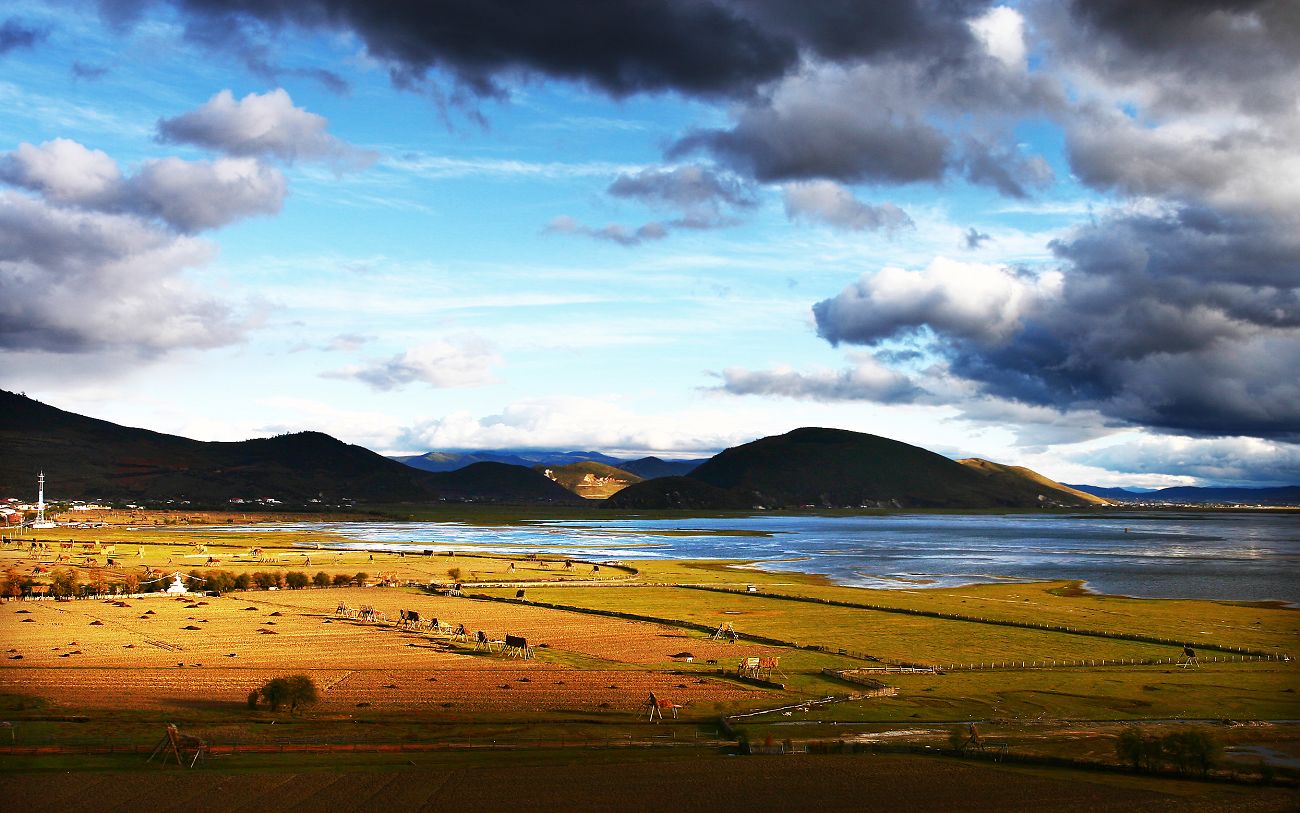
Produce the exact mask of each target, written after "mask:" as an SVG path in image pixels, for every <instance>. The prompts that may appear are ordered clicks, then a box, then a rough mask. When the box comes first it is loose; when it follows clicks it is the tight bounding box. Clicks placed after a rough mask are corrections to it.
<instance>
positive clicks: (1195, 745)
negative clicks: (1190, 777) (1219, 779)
mask: <svg viewBox="0 0 1300 813" xmlns="http://www.w3.org/2000/svg"><path fill="white" fill-rule="evenodd" d="M1160 744H1161V750H1162V751H1163V752H1164V753H1165V754H1167V755H1168V756H1169V760H1170V761H1171V762H1173V764H1174V767H1175V768H1177V769H1178V772H1179V773H1191V772H1192V771H1194V770H1198V771H1200V773H1201V776H1208V775H1209V773H1210V769H1211V768H1213V767H1214V765H1215V763H1217V762H1218V761H1219V754H1220V752H1221V750H1222V748H1221V746H1220V745H1219V743H1218V741H1217V740H1215V738H1214V736H1213V735H1212V734H1210V733H1209V732H1208V731H1201V730H1199V729H1189V730H1187V731H1176V732H1174V733H1172V734H1166V735H1165V736H1164V737H1162V738H1161V741H1160Z"/></svg>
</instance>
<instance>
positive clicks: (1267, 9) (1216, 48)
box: [1070, 0, 1300, 79]
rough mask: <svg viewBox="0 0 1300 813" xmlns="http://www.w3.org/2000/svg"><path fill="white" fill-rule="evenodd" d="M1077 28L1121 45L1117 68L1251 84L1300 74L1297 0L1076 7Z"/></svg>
mask: <svg viewBox="0 0 1300 813" xmlns="http://www.w3.org/2000/svg"><path fill="white" fill-rule="evenodd" d="M1070 13H1071V16H1072V18H1073V21H1074V22H1075V23H1082V24H1083V25H1085V26H1086V27H1088V28H1090V29H1091V30H1092V32H1093V33H1094V34H1096V35H1099V37H1096V38H1085V37H1079V38H1077V39H1079V40H1087V39H1098V38H1100V39H1104V40H1106V41H1107V42H1104V43H1098V44H1093V45H1092V47H1107V46H1109V47H1111V48H1112V52H1113V51H1114V48H1113V46H1114V45H1116V44H1118V45H1120V46H1122V49H1123V54H1122V55H1121V54H1113V56H1114V57H1116V59H1115V61H1114V62H1112V64H1113V65H1115V66H1116V67H1119V68H1123V67H1128V66H1127V65H1125V62H1129V63H1138V64H1144V65H1147V66H1150V65H1161V66H1168V67H1174V68H1177V69H1178V70H1180V71H1184V72H1187V73H1206V74H1215V75H1219V76H1227V77H1230V78H1233V79H1250V78H1252V77H1256V78H1257V77H1259V75H1260V74H1262V73H1272V72H1276V71H1278V70H1293V69H1294V67H1295V62H1294V59H1295V54H1296V53H1297V52H1298V51H1300V13H1297V11H1296V7H1295V3H1294V2H1293V0H1075V2H1072V3H1071V4H1070Z"/></svg>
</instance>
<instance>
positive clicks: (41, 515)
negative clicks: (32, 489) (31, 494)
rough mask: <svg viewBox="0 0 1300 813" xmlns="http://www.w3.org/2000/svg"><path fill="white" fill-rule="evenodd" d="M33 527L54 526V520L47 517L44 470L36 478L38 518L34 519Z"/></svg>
mask: <svg viewBox="0 0 1300 813" xmlns="http://www.w3.org/2000/svg"><path fill="white" fill-rule="evenodd" d="M31 527H33V528H53V527H55V525H54V523H53V522H50V521H49V520H48V519H46V518H45V472H44V471H42V472H41V473H40V475H39V476H37V478H36V519H35V520H33V521H32V525H31Z"/></svg>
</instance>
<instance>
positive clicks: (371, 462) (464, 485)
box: [0, 391, 581, 505]
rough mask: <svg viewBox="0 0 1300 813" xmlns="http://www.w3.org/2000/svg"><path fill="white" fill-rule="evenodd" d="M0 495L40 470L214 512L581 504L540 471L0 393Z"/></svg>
mask: <svg viewBox="0 0 1300 813" xmlns="http://www.w3.org/2000/svg"><path fill="white" fill-rule="evenodd" d="M0 416H3V417H0V448H3V449H4V454H3V455H0V495H3V496H16V495H30V494H32V493H33V492H34V491H35V488H36V476H37V473H38V471H42V470H43V471H44V472H45V475H46V482H47V484H48V485H47V491H48V492H49V494H50V495H51V496H55V497H57V496H66V497H80V498H95V499H107V500H130V501H164V500H176V501H182V500H188V501H189V502H190V503H191V504H195V505H221V504H227V503H228V502H229V501H231V500H251V499H257V498H265V497H271V498H274V499H277V500H280V501H281V502H284V503H289V504H309V503H316V502H319V503H321V504H325V505H340V504H346V503H351V502H362V503H378V502H388V503H394V502H418V503H427V502H435V501H439V500H457V501H490V502H511V503H513V502H529V503H531V502H543V503H579V502H581V499H580V498H578V497H576V496H575V495H574V494H573V493H572V492H570V491H568V490H567V489H565V488H563V487H561V486H559V485H557V484H555V483H554V482H552V481H551V480H549V479H547V478H546V477H544V476H543V475H541V474H540V473H538V472H535V471H532V470H530V469H528V468H526V467H520V466H511V465H506V464H503V463H496V462H487V461H485V462H477V463H475V464H473V465H471V466H468V467H465V468H461V469H459V470H457V471H454V472H443V473H437V474H435V473H431V472H425V471H419V470H417V469H414V468H411V467H410V466H404V465H402V464H401V463H398V462H396V461H393V460H389V459H388V458H386V457H384V456H382V455H378V454H375V453H374V452H372V451H370V450H369V449H364V448H362V447H360V446H353V445H350V444H347V443H344V442H342V441H340V440H337V439H335V438H332V437H330V436H329V435H325V434H322V433H320V432H297V433H294V434H289V435H279V436H277V437H271V438H258V439H255V440H244V441H238V442H229V443H226V442H205V441H198V440H190V439H189V438H183V437H178V436H176V435H166V434H162V433H160V432H152V431H150V430H148V429H135V428H131V427H126V426H120V425H118V424H115V423H110V422H108V421H102V420H98V419H96V418H88V417H85V416H82V415H77V414H74V413H71V412H65V411H64V410H61V409H57V408H55V407H52V406H48V405H46V404H43V403H41V402H39V401H36V400H33V399H31V398H27V397H25V396H22V395H18V394H15V393H11V392H4V391H0Z"/></svg>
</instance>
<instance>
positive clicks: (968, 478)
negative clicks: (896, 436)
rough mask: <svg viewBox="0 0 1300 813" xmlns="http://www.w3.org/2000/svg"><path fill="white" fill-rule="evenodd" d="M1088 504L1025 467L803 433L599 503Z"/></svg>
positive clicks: (736, 451) (833, 432) (845, 435)
mask: <svg viewBox="0 0 1300 813" xmlns="http://www.w3.org/2000/svg"><path fill="white" fill-rule="evenodd" d="M975 464H982V465H975ZM1095 502H1096V498H1095V497H1092V496H1089V495H1082V494H1077V493H1075V492H1072V491H1071V490H1070V489H1068V488H1065V487H1064V486H1061V485H1060V484H1059V483H1054V482H1053V481H1051V480H1048V479H1047V478H1045V477H1043V476H1042V475H1039V474H1037V473H1034V472H1030V471H1029V470H1028V469H1019V470H1017V469H1015V468H1014V467H1009V466H1000V465H998V464H992V463H988V462H987V461H971V462H970V463H968V464H967V465H963V464H962V463H958V462H956V461H954V460H951V459H949V458H946V457H944V456H942V455H939V454H935V453H934V452H931V451H928V450H926V449H922V448H920V447H918V446H912V445H910V444H907V443H902V442H900V441H896V440H891V439H889V438H883V437H880V436H877V435H869V434H865V433H862V432H850V431H847V430H843V429H825V428H818V427H805V428H802V429H795V430H794V431H792V432H787V433H786V434H784V435H774V436H772V437H766V438H760V439H759V440H755V441H753V442H751V443H746V444H743V445H740V446H736V447H733V448H730V449H726V450H724V451H722V452H720V453H719V454H717V455H715V456H713V457H711V458H709V459H708V460H706V461H705V462H704V463H702V464H700V466H699V467H697V468H696V469H694V470H693V471H691V472H690V473H689V474H687V475H685V476H682V477H665V478H658V479H653V480H647V481H645V482H642V483H638V484H636V485H633V486H629V487H628V488H625V489H623V490H622V491H620V492H618V493H617V494H615V495H614V496H612V497H610V498H609V500H608V501H607V505H608V506H610V507H613V508H720V509H721V508H760V507H761V508H791V507H799V506H816V507H828V508H834V507H850V508H853V507H882V508H890V507H892V508H1003V507H1005V508H1028V507H1039V506H1084V505H1089V504H1094V503H1095Z"/></svg>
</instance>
